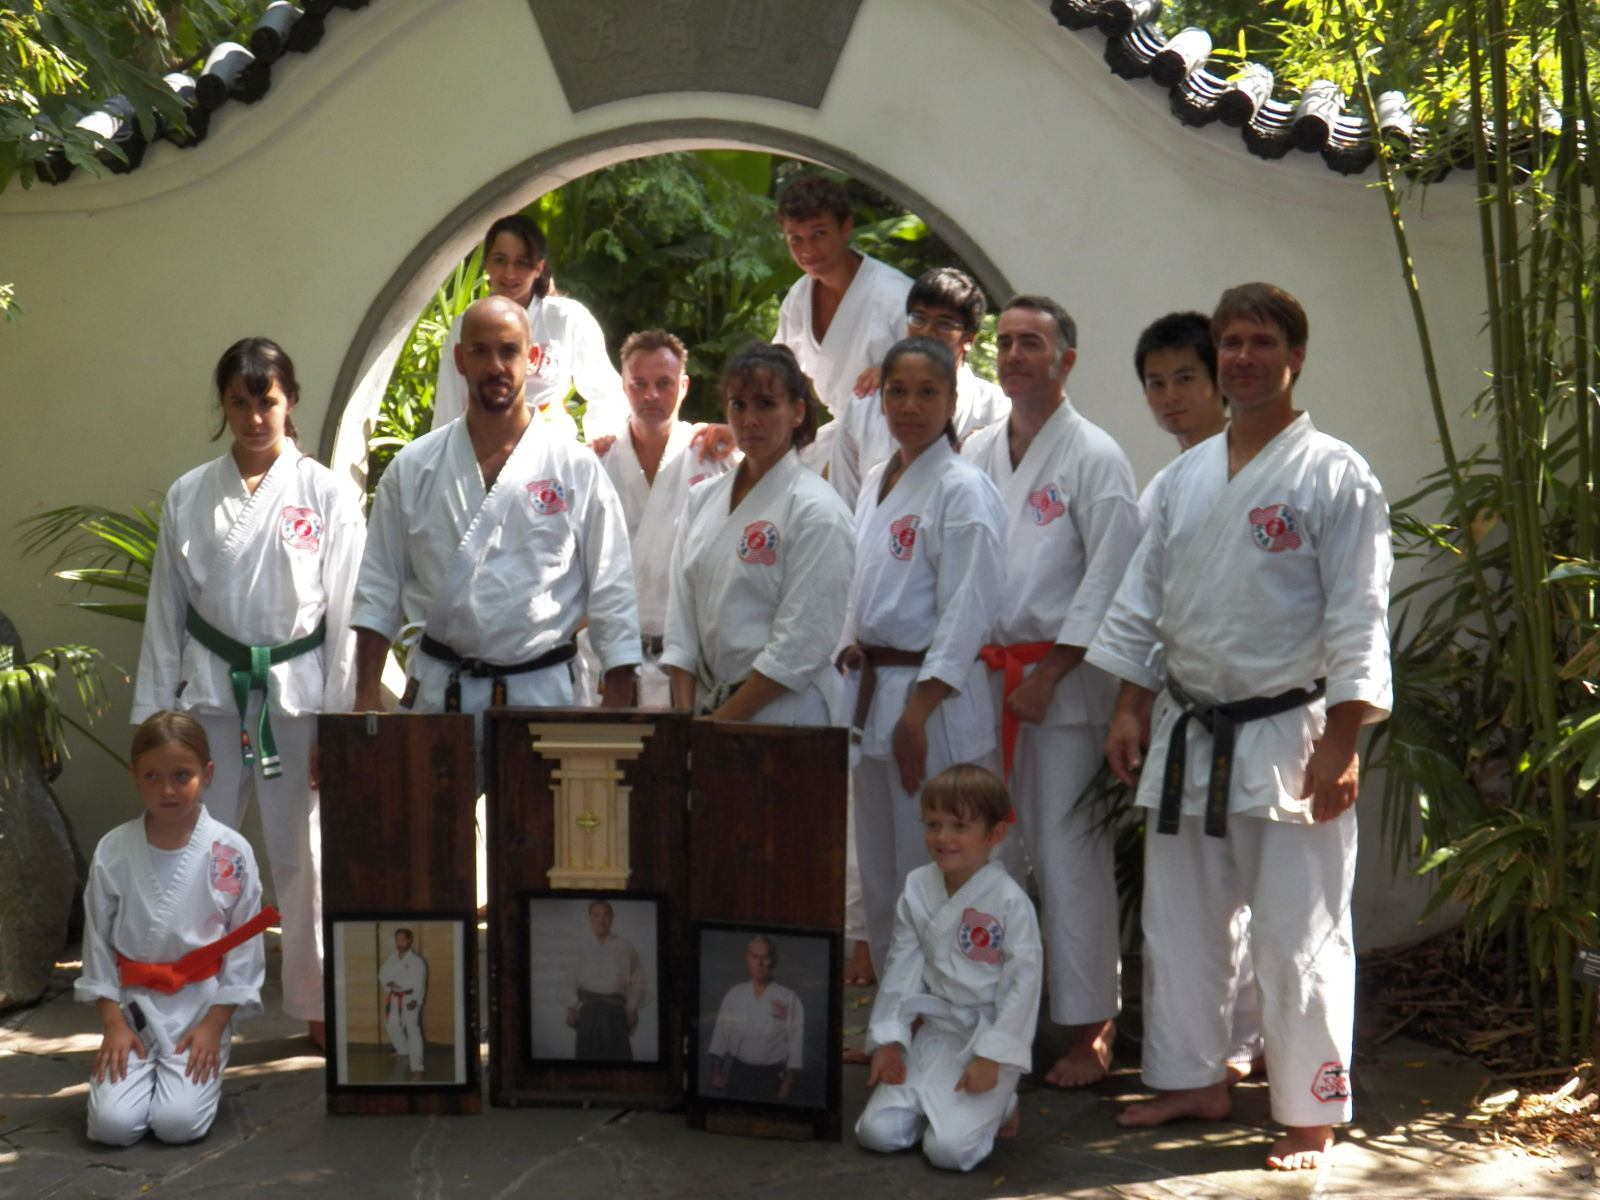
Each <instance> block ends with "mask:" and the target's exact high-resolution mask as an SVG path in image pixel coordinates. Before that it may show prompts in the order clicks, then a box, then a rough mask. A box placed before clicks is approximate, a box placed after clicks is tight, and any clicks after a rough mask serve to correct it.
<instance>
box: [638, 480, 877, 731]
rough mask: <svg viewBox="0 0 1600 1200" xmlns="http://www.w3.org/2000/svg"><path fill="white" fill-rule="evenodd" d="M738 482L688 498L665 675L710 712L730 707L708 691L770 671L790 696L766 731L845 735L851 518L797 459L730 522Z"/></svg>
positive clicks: (766, 716)
mask: <svg viewBox="0 0 1600 1200" xmlns="http://www.w3.org/2000/svg"><path fill="white" fill-rule="evenodd" d="M737 478H738V472H737V471H729V472H728V473H727V474H726V475H723V476H722V477H721V478H719V479H713V480H707V481H706V482H705V483H703V484H701V485H700V486H699V487H696V488H695V489H694V490H693V491H692V492H690V493H689V500H688V504H687V505H686V506H685V507H684V510H683V517H682V519H681V520H680V521H679V524H678V540H677V543H676V545H675V546H674V548H673V551H672V586H671V595H670V596H669V597H668V600H667V625H666V649H665V650H664V651H663V652H662V655H661V664H662V666H664V667H667V666H671V667H678V668H681V669H682V670H685V671H688V672H689V673H690V674H693V675H696V676H698V677H699V678H700V679H701V680H702V685H701V687H700V689H699V693H700V695H699V703H700V705H701V706H702V707H705V706H707V705H708V704H709V703H710V702H711V701H713V700H716V701H717V703H720V700H719V699H718V698H717V697H715V696H711V695H708V694H707V693H706V689H705V685H704V681H705V680H707V679H709V680H713V681H715V682H716V684H717V685H718V690H719V691H720V690H725V689H727V688H729V686H730V685H736V684H739V683H742V682H743V681H744V680H745V679H746V678H747V677H748V676H749V675H750V673H751V672H752V671H759V672H761V674H763V675H765V676H766V677H767V678H769V679H771V680H773V681H774V682H776V683H779V684H781V685H782V686H784V687H785V688H787V689H789V690H788V693H787V694H786V695H783V696H780V697H779V698H778V699H776V700H774V701H773V702H772V703H771V704H768V705H767V706H766V707H765V708H764V709H762V710H761V712H760V713H759V714H758V715H757V716H756V718H755V720H757V721H759V722H760V723H762V724H766V725H842V724H844V720H845V714H844V708H843V702H844V685H843V681H842V680H840V678H839V673H838V671H836V670H834V667H833V652H834V650H835V648H836V647H837V646H838V644H839V635H840V631H841V630H842V629H843V628H844V619H845V607H846V604H847V598H848V596H849V592H850V572H851V568H852V566H853V565H854V562H855V554H854V538H853V537H852V535H851V530H850V514H849V512H848V511H847V510H846V509H845V506H844V502H843V501H842V500H840V499H839V495H838V493H837V492H835V491H834V490H833V489H832V488H830V487H829V486H828V485H827V483H826V482H825V481H823V480H822V479H821V478H820V477H819V476H817V475H816V474H815V473H813V472H812V471H810V470H808V469H806V468H805V467H803V466H801V465H800V460H799V458H798V457H797V456H796V454H795V453H794V451H792V450H791V451H790V452H789V453H788V454H786V455H785V456H784V457H783V458H782V459H781V460H780V461H779V462H777V463H776V464H775V465H774V466H773V467H772V468H771V469H770V470H769V471H768V472H767V473H766V474H765V475H763V476H762V477H761V479H760V480H758V481H757V483H756V485H755V486H754V487H753V488H751V489H750V491H749V493H748V494H747V495H746V496H745V497H744V499H743V500H742V501H740V503H739V507H738V508H736V509H734V510H733V511H732V512H730V511H729V509H728V506H729V503H730V501H731V500H732V498H733V485H734V482H735V481H736V480H737ZM728 694H731V692H729V693H728ZM721 699H726V696H723V697H721ZM711 707H716V704H711ZM708 711H709V709H708Z"/></svg>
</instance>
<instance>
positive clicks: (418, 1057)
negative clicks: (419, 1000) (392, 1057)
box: [383, 997, 426, 1071]
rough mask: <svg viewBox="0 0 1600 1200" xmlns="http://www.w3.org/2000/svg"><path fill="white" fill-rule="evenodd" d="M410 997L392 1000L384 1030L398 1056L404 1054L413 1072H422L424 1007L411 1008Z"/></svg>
mask: <svg viewBox="0 0 1600 1200" xmlns="http://www.w3.org/2000/svg"><path fill="white" fill-rule="evenodd" d="M410 1003H411V1000H410V997H405V998H403V999H396V1000H391V1001H390V1002H389V1004H388V1006H387V1011H386V1012H385V1013H384V1020H383V1029H384V1032H385V1033H387V1034H388V1035H389V1044H390V1045H391V1046H393V1047H394V1052H395V1053H396V1054H404V1055H405V1056H406V1058H407V1059H408V1060H409V1062H410V1064H411V1069H412V1070H413V1071H420V1070H422V1066H423V1057H422V1055H423V1051H424V1049H426V1044H425V1043H424V1042H423V1040H422V1006H421V1005H420V1004H419V1005H418V1006H417V1007H416V1008H411V1007H410Z"/></svg>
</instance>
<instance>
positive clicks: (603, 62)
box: [528, 0, 861, 112]
mask: <svg viewBox="0 0 1600 1200" xmlns="http://www.w3.org/2000/svg"><path fill="white" fill-rule="evenodd" d="M860 6H861V0H528V7H529V8H531V9H532V10H533V16H534V20H536V21H537V22H538V24H539V32H540V33H541V34H542V35H543V37H544V42H545V46H546V48H547V49H548V50H549V52H550V58H551V61H552V62H553V63H554V64H555V68H556V75H557V77H558V78H559V79H560V80H561V87H562V90H563V91H565V92H566V96H567V103H568V104H569V105H571V107H572V111H573V112H581V111H583V110H584V109H586V108H593V107H595V106H596V105H599V104H607V103H610V102H611V101H613V100H626V99H629V98H631V97H634V96H649V95H655V94H658V93H661V92H738V93H741V94H744V95H752V96H768V97H771V98H772V99H774V100H787V101H789V102H790V103H793V104H804V105H807V106H808V107H810V108H817V107H819V106H820V105H821V104H822V97H823V94H824V93H825V92H826V91H827V90H828V81H829V80H830V79H831V78H832V77H833V68H834V66H835V64H837V62H838V61H839V52H840V51H841V50H843V49H844V43H845V40H846V39H847V38H848V37H849V36H850V27H851V24H852V23H853V22H854V21H855V16H856V10H857V9H858V8H859V7H860Z"/></svg>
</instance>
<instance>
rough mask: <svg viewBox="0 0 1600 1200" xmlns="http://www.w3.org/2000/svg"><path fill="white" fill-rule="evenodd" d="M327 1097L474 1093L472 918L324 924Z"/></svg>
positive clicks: (370, 917) (356, 918)
mask: <svg viewBox="0 0 1600 1200" xmlns="http://www.w3.org/2000/svg"><path fill="white" fill-rule="evenodd" d="M324 921H325V929H324V937H325V945H326V947H327V953H326V961H327V968H326V974H325V980H326V988H327V992H326V999H327V1014H328V1050H327V1054H328V1090H329V1091H330V1092H336V1091H356V1090H359V1091H407V1090H416V1089H423V1090H435V1091H439V1090H446V1091H448V1090H459V1089H469V1090H476V1088H477V1086H478V1038H477V1022H476V1020H474V1019H473V1018H474V1013H475V1005H476V994H477V988H476V987H475V986H474V978H475V973H476V956H475V954H474V945H475V942H476V938H475V936H474V934H475V929H474V922H473V920H472V918H470V917H468V916H466V915H462V916H451V915H447V914H443V913H416V912H394V913H382V914H372V913H361V914H359V915H351V916H342V915H336V914H329V915H328V916H326V917H325V918H324Z"/></svg>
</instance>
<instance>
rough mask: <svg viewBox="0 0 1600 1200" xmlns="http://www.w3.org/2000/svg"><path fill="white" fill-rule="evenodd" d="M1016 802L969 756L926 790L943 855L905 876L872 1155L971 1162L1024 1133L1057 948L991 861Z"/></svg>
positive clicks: (880, 1010)
mask: <svg viewBox="0 0 1600 1200" xmlns="http://www.w3.org/2000/svg"><path fill="white" fill-rule="evenodd" d="M1010 810H1011V799H1010V797H1009V796H1008V795H1007V794H1006V789H1005V785H1004V784H1003V783H1001V782H1000V780H998V779H996V778H995V777H994V775H992V774H990V773H989V772H988V771H985V770H984V769H983V768H982V767H977V766H973V765H972V764H970V763H958V764H957V765H956V766H953V767H950V768H948V769H946V770H944V771H941V772H940V773H939V774H938V775H936V776H934V777H933V778H932V779H930V780H929V781H928V783H927V785H926V786H925V787H923V789H922V822H923V833H924V838H925V840H926V842H927V846H928V853H929V855H930V856H932V858H933V861H932V862H931V863H928V864H926V865H924V866H921V867H918V868H917V869H916V870H914V871H912V872H911V874H910V876H909V877H907V879H906V887H905V891H904V892H902V893H901V895H900V903H899V904H898V905H897V906H896V908H895V920H894V937H893V940H892V941H891V943H890V947H889V959H888V963H887V966H886V969H885V970H884V972H883V976H882V983H881V985H880V986H879V988H878V999H877V1002H876V1003H874V1004H873V1006H872V1023H871V1025H870V1026H868V1028H867V1048H868V1049H869V1050H870V1051H871V1052H872V1068H871V1070H870V1072H869V1073H868V1076H867V1086H868V1087H872V1086H873V1085H876V1088H875V1090H874V1091H873V1093H872V1095H871V1097H870V1098H869V1099H868V1100H867V1107H866V1110H865V1111H864V1112H863V1113H862V1114H861V1119H860V1120H859V1121H857V1122H856V1140H857V1141H858V1142H860V1143H861V1144H862V1145H863V1146H865V1147H866V1148H867V1149H869V1150H881V1151H886V1152H887V1151H894V1150H905V1149H908V1148H909V1147H911V1146H914V1145H916V1144H917V1140H918V1139H919V1138H920V1139H921V1141H922V1151H923V1153H924V1154H926V1155H927V1156H928V1161H929V1162H931V1163H933V1165H934V1166H936V1167H944V1168H945V1169H947V1170H953V1171H970V1170H971V1169H972V1168H973V1167H975V1166H977V1165H978V1163H980V1162H982V1161H983V1160H984V1159H985V1158H987V1157H988V1156H989V1151H990V1150H992V1149H993V1148H994V1139H995V1137H996V1136H1000V1137H1007V1136H1010V1135H1011V1134H1014V1133H1015V1132H1016V1118H1017V1098H1016V1094H1017V1080H1018V1078H1020V1077H1021V1075H1022V1074H1023V1072H1025V1071H1027V1070H1028V1069H1029V1068H1030V1067H1031V1066H1032V1062H1033V1032H1034V1026H1035V1024H1036V1023H1037V1021H1038V1019H1039V989H1040V983H1041V980H1042V978H1043V967H1044V947H1043V945H1042V943H1041V942H1040V940H1039V922H1038V918H1037V917H1036V916H1035V915H1034V911H1033V902H1032V901H1030V900H1029V899H1028V897H1027V894H1026V893H1024V892H1023V890H1022V889H1021V888H1020V887H1018V886H1017V884H1016V882H1015V881H1014V880H1013V879H1012V878H1011V876H1010V875H1008V874H1007V873H1006V870H1005V868H1004V867H1002V866H1000V865H999V864H998V863H992V862H990V861H989V851H990V850H992V849H993V848H994V847H995V846H998V845H999V844H1000V841H1001V839H1002V838H1004V837H1005V833H1006V818H1007V815H1008V814H1009V812H1010ZM919 1017H920V1018H921V1020H922V1024H921V1025H920V1026H919V1027H918V1029H917V1031H916V1033H915V1034H914V1035H913V1033H912V1032H911V1027H912V1025H913V1023H915V1022H916V1020H917V1019H918V1018H919Z"/></svg>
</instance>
